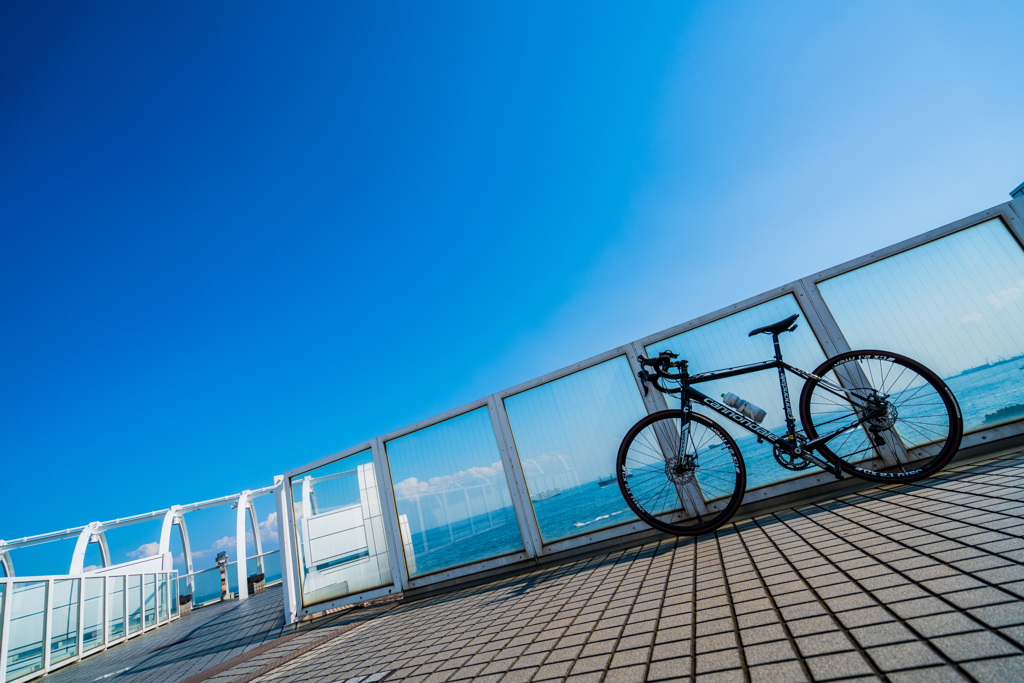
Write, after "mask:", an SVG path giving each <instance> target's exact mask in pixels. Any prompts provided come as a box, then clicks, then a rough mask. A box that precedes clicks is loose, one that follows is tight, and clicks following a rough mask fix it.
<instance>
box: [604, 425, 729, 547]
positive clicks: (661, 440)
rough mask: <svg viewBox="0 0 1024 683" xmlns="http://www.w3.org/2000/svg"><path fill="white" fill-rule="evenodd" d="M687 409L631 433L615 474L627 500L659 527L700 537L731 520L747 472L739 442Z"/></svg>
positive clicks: (671, 532) (663, 529)
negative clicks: (685, 425) (686, 419)
mask: <svg viewBox="0 0 1024 683" xmlns="http://www.w3.org/2000/svg"><path fill="white" fill-rule="evenodd" d="M682 418H683V411H682V410H663V411H661V412H658V413H654V414H653V415H648V416H647V417H645V418H643V419H642V420H640V421H639V422H637V423H636V424H635V425H633V427H632V428H631V429H630V430H629V432H627V433H626V437H625V438H624V439H623V440H622V445H621V446H620V447H619V455H618V458H617V460H616V468H615V472H616V476H617V478H618V480H619V489H620V490H621V491H622V496H623V497H624V498H625V499H626V503H627V504H628V505H629V507H630V508H632V510H633V512H635V513H636V515H637V517H639V518H640V519H642V520H643V521H645V522H646V523H647V524H649V525H650V526H652V527H654V528H655V529H660V530H661V531H664V532H666V533H669V534H674V535H676V536H696V535H698V534H703V533H707V532H709V531H714V530H715V529H717V528H718V527H720V526H721V525H722V524H724V523H725V522H727V521H728V520H729V518H730V517H732V516H733V514H734V513H735V512H736V509H737V508H738V507H739V506H740V503H741V502H742V500H743V492H744V490H745V489H746V485H747V471H746V468H745V467H744V465H743V458H741V457H740V450H739V448H737V447H736V442H735V441H733V440H732V437H731V436H729V434H728V433H727V432H726V431H725V430H724V429H722V427H720V426H719V425H717V424H715V423H714V422H712V421H711V420H710V419H708V418H706V417H704V416H703V415H698V414H697V413H692V412H691V413H690V423H689V429H688V430H687V431H688V434H687V437H686V439H685V442H682V441H683V440H682V439H681V438H680V434H681V432H682Z"/></svg>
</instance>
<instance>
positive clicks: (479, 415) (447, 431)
mask: <svg viewBox="0 0 1024 683" xmlns="http://www.w3.org/2000/svg"><path fill="white" fill-rule="evenodd" d="M385 448H386V449H387V453H388V463H389V464H390V466H391V481H392V482H393V483H394V491H395V502H396V504H397V506H398V518H399V522H400V525H401V530H402V541H403V547H404V550H405V563H406V566H407V567H408V569H409V576H411V577H415V576H423V575H424V574H430V573H432V572H437V571H441V570H443V569H449V568H451V567H457V566H460V565H464V564H470V563H471V562H478V561H480V560H486V559H489V558H492V557H498V556H499V555H507V554H508V553H513V552H516V551H517V550H522V549H523V539H522V536H521V534H520V533H519V524H518V522H517V521H516V515H515V510H514V509H513V507H512V496H511V495H510V494H509V489H508V482H507V481H506V480H505V468H504V467H503V466H502V464H501V455H500V453H499V452H498V440H497V439H496V438H495V436H494V428H493V426H492V425H491V417H490V412H489V411H488V410H487V408H486V407H485V408H478V409H476V410H474V411H471V412H469V413H466V414H465V415H459V416H458V417H453V418H451V419H450V420H445V421H444V422H441V423H440V424H436V425H433V426H431V427H427V428H426V429H421V430H419V431H417V432H413V433H412V434H408V435H406V436H402V437H399V438H397V439H394V440H393V441H389V442H387V444H385Z"/></svg>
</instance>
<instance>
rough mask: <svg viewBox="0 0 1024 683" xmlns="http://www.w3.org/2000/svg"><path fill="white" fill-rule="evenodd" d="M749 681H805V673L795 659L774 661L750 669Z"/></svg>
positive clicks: (757, 682)
mask: <svg viewBox="0 0 1024 683" xmlns="http://www.w3.org/2000/svg"><path fill="white" fill-rule="evenodd" d="M750 680H751V683H786V682H788V681H794V682H796V681H806V680H808V678H807V674H806V673H805V672H804V669H803V667H802V666H801V665H800V663H799V662H797V661H788V662H775V663H772V664H764V665H761V666H755V667H752V668H751V669H750Z"/></svg>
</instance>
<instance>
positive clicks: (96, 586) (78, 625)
mask: <svg viewBox="0 0 1024 683" xmlns="http://www.w3.org/2000/svg"><path fill="white" fill-rule="evenodd" d="M179 614H180V613H179V610H178V576H177V572H175V571H169V572H152V573H144V574H105V575H96V574H78V575H65V576H25V577H10V578H2V579H0V683H21V682H22V681H28V680H31V679H33V678H37V677H39V676H43V675H45V674H47V673H50V672H51V671H54V670H55V669H58V668H60V667H63V666H66V665H68V664H71V663H73V662H77V661H78V660H80V659H82V657H87V656H89V655H91V654H93V653H95V652H100V651H102V650H105V649H106V648H108V647H111V646H112V645H116V644H118V643H122V642H125V641H127V640H128V639H130V638H134V637H135V636H138V635H141V634H143V633H145V632H147V631H150V630H152V629H155V628H157V627H159V626H163V625H165V624H167V623H170V622H171V621H174V620H176V619H178V618H179Z"/></svg>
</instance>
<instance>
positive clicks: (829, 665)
mask: <svg viewBox="0 0 1024 683" xmlns="http://www.w3.org/2000/svg"><path fill="white" fill-rule="evenodd" d="M806 662H807V668H808V669H809V670H810V672H811V676H813V677H814V679H815V680H817V681H828V680H832V679H834V678H848V677H850V676H857V675H865V676H870V675H872V673H873V671H872V669H871V665H870V664H868V662H867V660H865V659H864V657H862V656H861V655H860V653H858V652H843V653H840V654H831V655H822V656H820V657H810V658H808V659H807V660H806Z"/></svg>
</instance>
